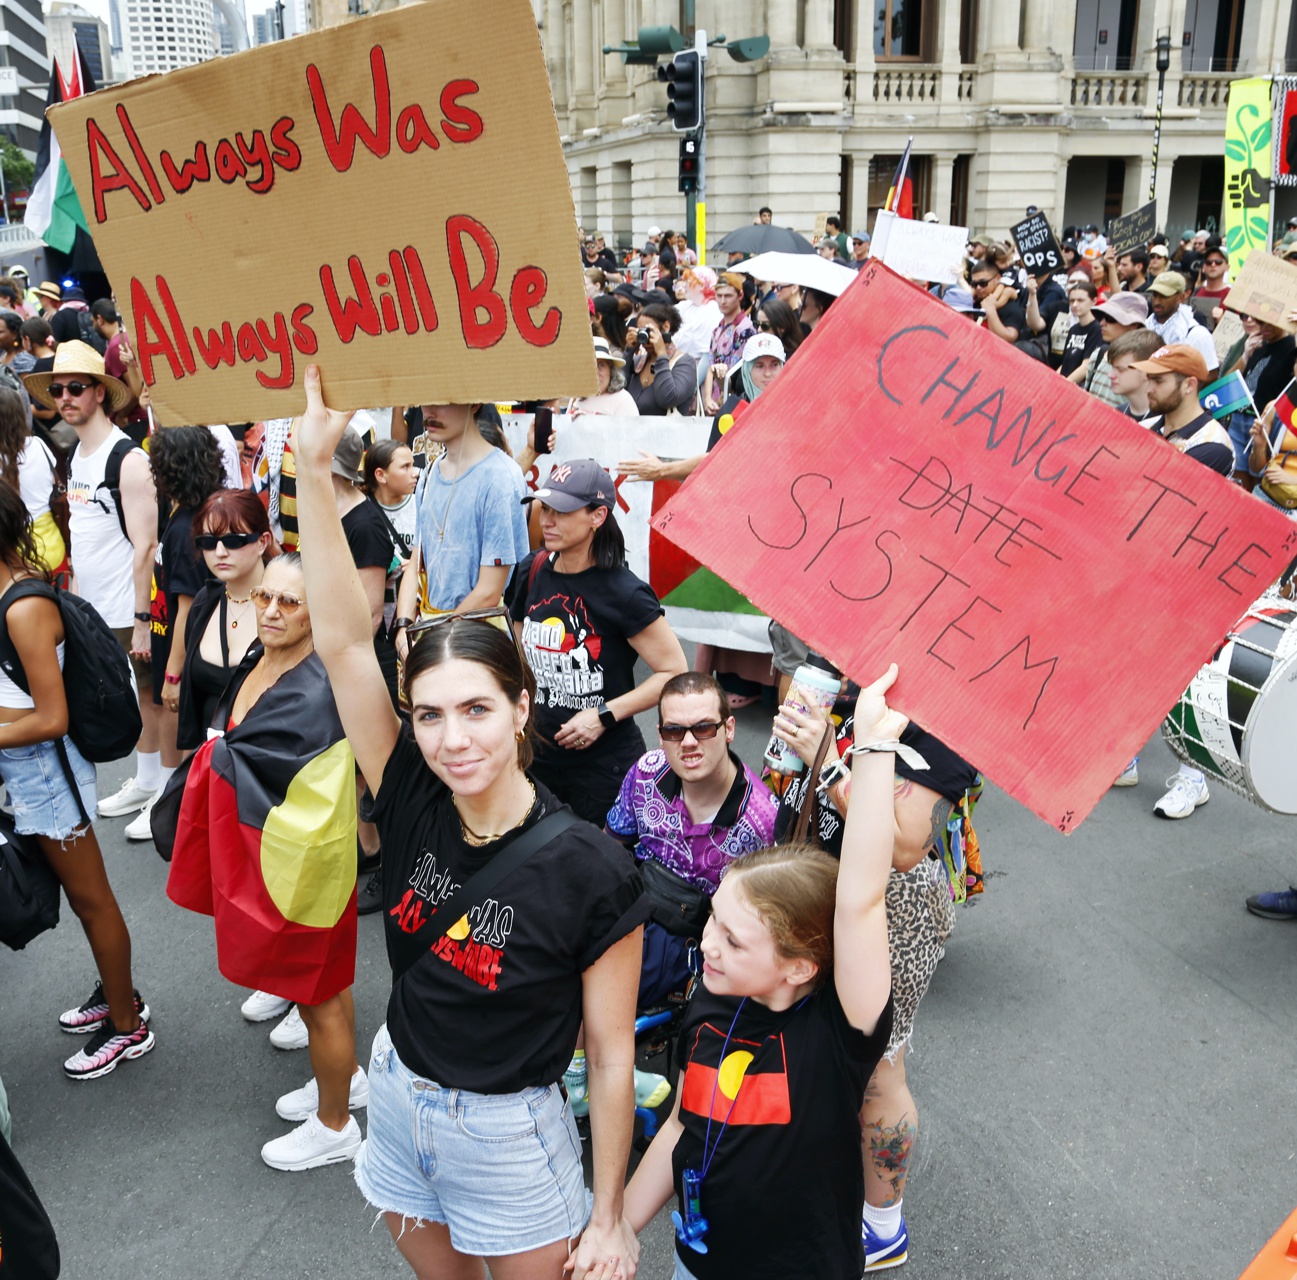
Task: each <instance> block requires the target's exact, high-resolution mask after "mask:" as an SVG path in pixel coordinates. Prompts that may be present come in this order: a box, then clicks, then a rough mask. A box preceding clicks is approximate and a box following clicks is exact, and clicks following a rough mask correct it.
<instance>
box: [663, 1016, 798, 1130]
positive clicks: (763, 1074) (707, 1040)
mask: <svg viewBox="0 0 1297 1280" xmlns="http://www.w3.org/2000/svg"><path fill="white" fill-rule="evenodd" d="M722 1051H724V1057H722V1056H721V1054H722ZM680 1107H681V1110H683V1111H688V1112H691V1113H692V1114H693V1115H698V1116H704V1117H708V1118H710V1119H712V1120H719V1121H721V1122H722V1123H724V1122H725V1121H727V1120H728V1121H729V1123H730V1124H734V1125H747V1124H787V1123H788V1122H789V1120H790V1119H791V1118H792V1105H791V1103H790V1101H789V1096H788V1055H787V1053H786V1052H785V1048H784V1037H783V1035H782V1034H778V1035H774V1036H769V1037H767V1038H766V1039H765V1040H762V1041H756V1040H752V1041H748V1040H740V1039H738V1038H737V1037H735V1038H733V1039H731V1040H730V1042H729V1044H728V1046H727V1045H726V1044H725V1033H724V1032H723V1031H721V1030H719V1029H718V1028H716V1027H714V1026H713V1025H712V1024H711V1023H710V1022H704V1023H703V1024H702V1025H701V1026H700V1027H699V1028H698V1030H697V1031H696V1032H695V1034H694V1043H693V1049H692V1053H691V1055H690V1058H689V1065H688V1066H687V1067H686V1068H685V1075H684V1082H683V1084H682V1085H681V1086H680Z"/></svg>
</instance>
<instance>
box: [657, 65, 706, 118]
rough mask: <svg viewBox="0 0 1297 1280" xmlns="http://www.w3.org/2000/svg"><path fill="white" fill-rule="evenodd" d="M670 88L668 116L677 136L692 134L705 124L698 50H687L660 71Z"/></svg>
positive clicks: (660, 78)
mask: <svg viewBox="0 0 1297 1280" xmlns="http://www.w3.org/2000/svg"><path fill="white" fill-rule="evenodd" d="M658 79H659V80H661V81H663V82H664V83H665V84H666V86H667V115H668V116H669V117H670V118H671V127H672V128H673V129H674V130H675V131H676V132H677V133H690V132H692V131H693V130H694V129H697V128H698V127H699V126H700V125H701V124H702V122H703V63H702V59H701V58H700V57H699V56H698V51H697V50H696V49H686V50H685V51H684V52H683V53H677V54H676V56H675V57H674V58H673V59H672V60H671V61H670V62H669V63H668V64H666V65H665V66H661V67H659V68H658Z"/></svg>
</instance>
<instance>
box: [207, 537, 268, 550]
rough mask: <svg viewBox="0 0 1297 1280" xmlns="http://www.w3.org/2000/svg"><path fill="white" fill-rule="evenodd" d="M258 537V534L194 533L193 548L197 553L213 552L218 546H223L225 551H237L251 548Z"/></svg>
mask: <svg viewBox="0 0 1297 1280" xmlns="http://www.w3.org/2000/svg"><path fill="white" fill-rule="evenodd" d="M260 537H261V535H260V534H259V533H196V534H194V546H196V547H197V548H198V549H199V551H215V550H216V548H217V547H220V546H224V547H225V549H226V551H238V550H239V549H240V548H242V547H247V546H251V545H252V544H253V543H254V542H257V541H258V540H259V539H260Z"/></svg>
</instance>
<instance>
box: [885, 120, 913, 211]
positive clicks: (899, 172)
mask: <svg viewBox="0 0 1297 1280" xmlns="http://www.w3.org/2000/svg"><path fill="white" fill-rule="evenodd" d="M913 146H914V138H913V136H911V137H910V138H909V139H908V140H907V142H906V144H905V151H904V153H903V154H902V156H901V163H900V164H898V165H897V166H896V174H895V176H894V177H893V178H892V185H891V187H890V188H889V189H888V192H887V199H886V201H885V202H884V203H883V208H884V209H886V210H887V211H888V212H889V213H894V214H896V216H897V217H898V218H913V217H914V183H913V182H912V181H911V179H910V149H911V148H912V147H913Z"/></svg>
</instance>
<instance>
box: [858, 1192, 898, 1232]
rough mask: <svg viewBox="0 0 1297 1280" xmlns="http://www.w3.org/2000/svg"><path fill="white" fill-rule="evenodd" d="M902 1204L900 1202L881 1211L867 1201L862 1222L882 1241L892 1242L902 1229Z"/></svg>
mask: <svg viewBox="0 0 1297 1280" xmlns="http://www.w3.org/2000/svg"><path fill="white" fill-rule="evenodd" d="M901 1204H902V1202H901V1201H900V1200H898V1201H897V1202H896V1203H895V1204H894V1205H891V1206H890V1207H888V1208H886V1209H880V1208H878V1207H877V1206H876V1205H872V1204H870V1203H869V1201H868V1200H866V1201H865V1207H864V1210H863V1211H862V1212H861V1215H860V1220H861V1221H862V1222H863V1223H864V1224H865V1225H866V1226H867V1227H868V1228H869V1229H870V1230H871V1231H872V1232H873V1233H874V1235H876V1236H877V1237H878V1238H879V1239H880V1240H890V1239H892V1237H893V1236H895V1235H896V1234H897V1233H898V1232H899V1231H900V1229H901Z"/></svg>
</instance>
